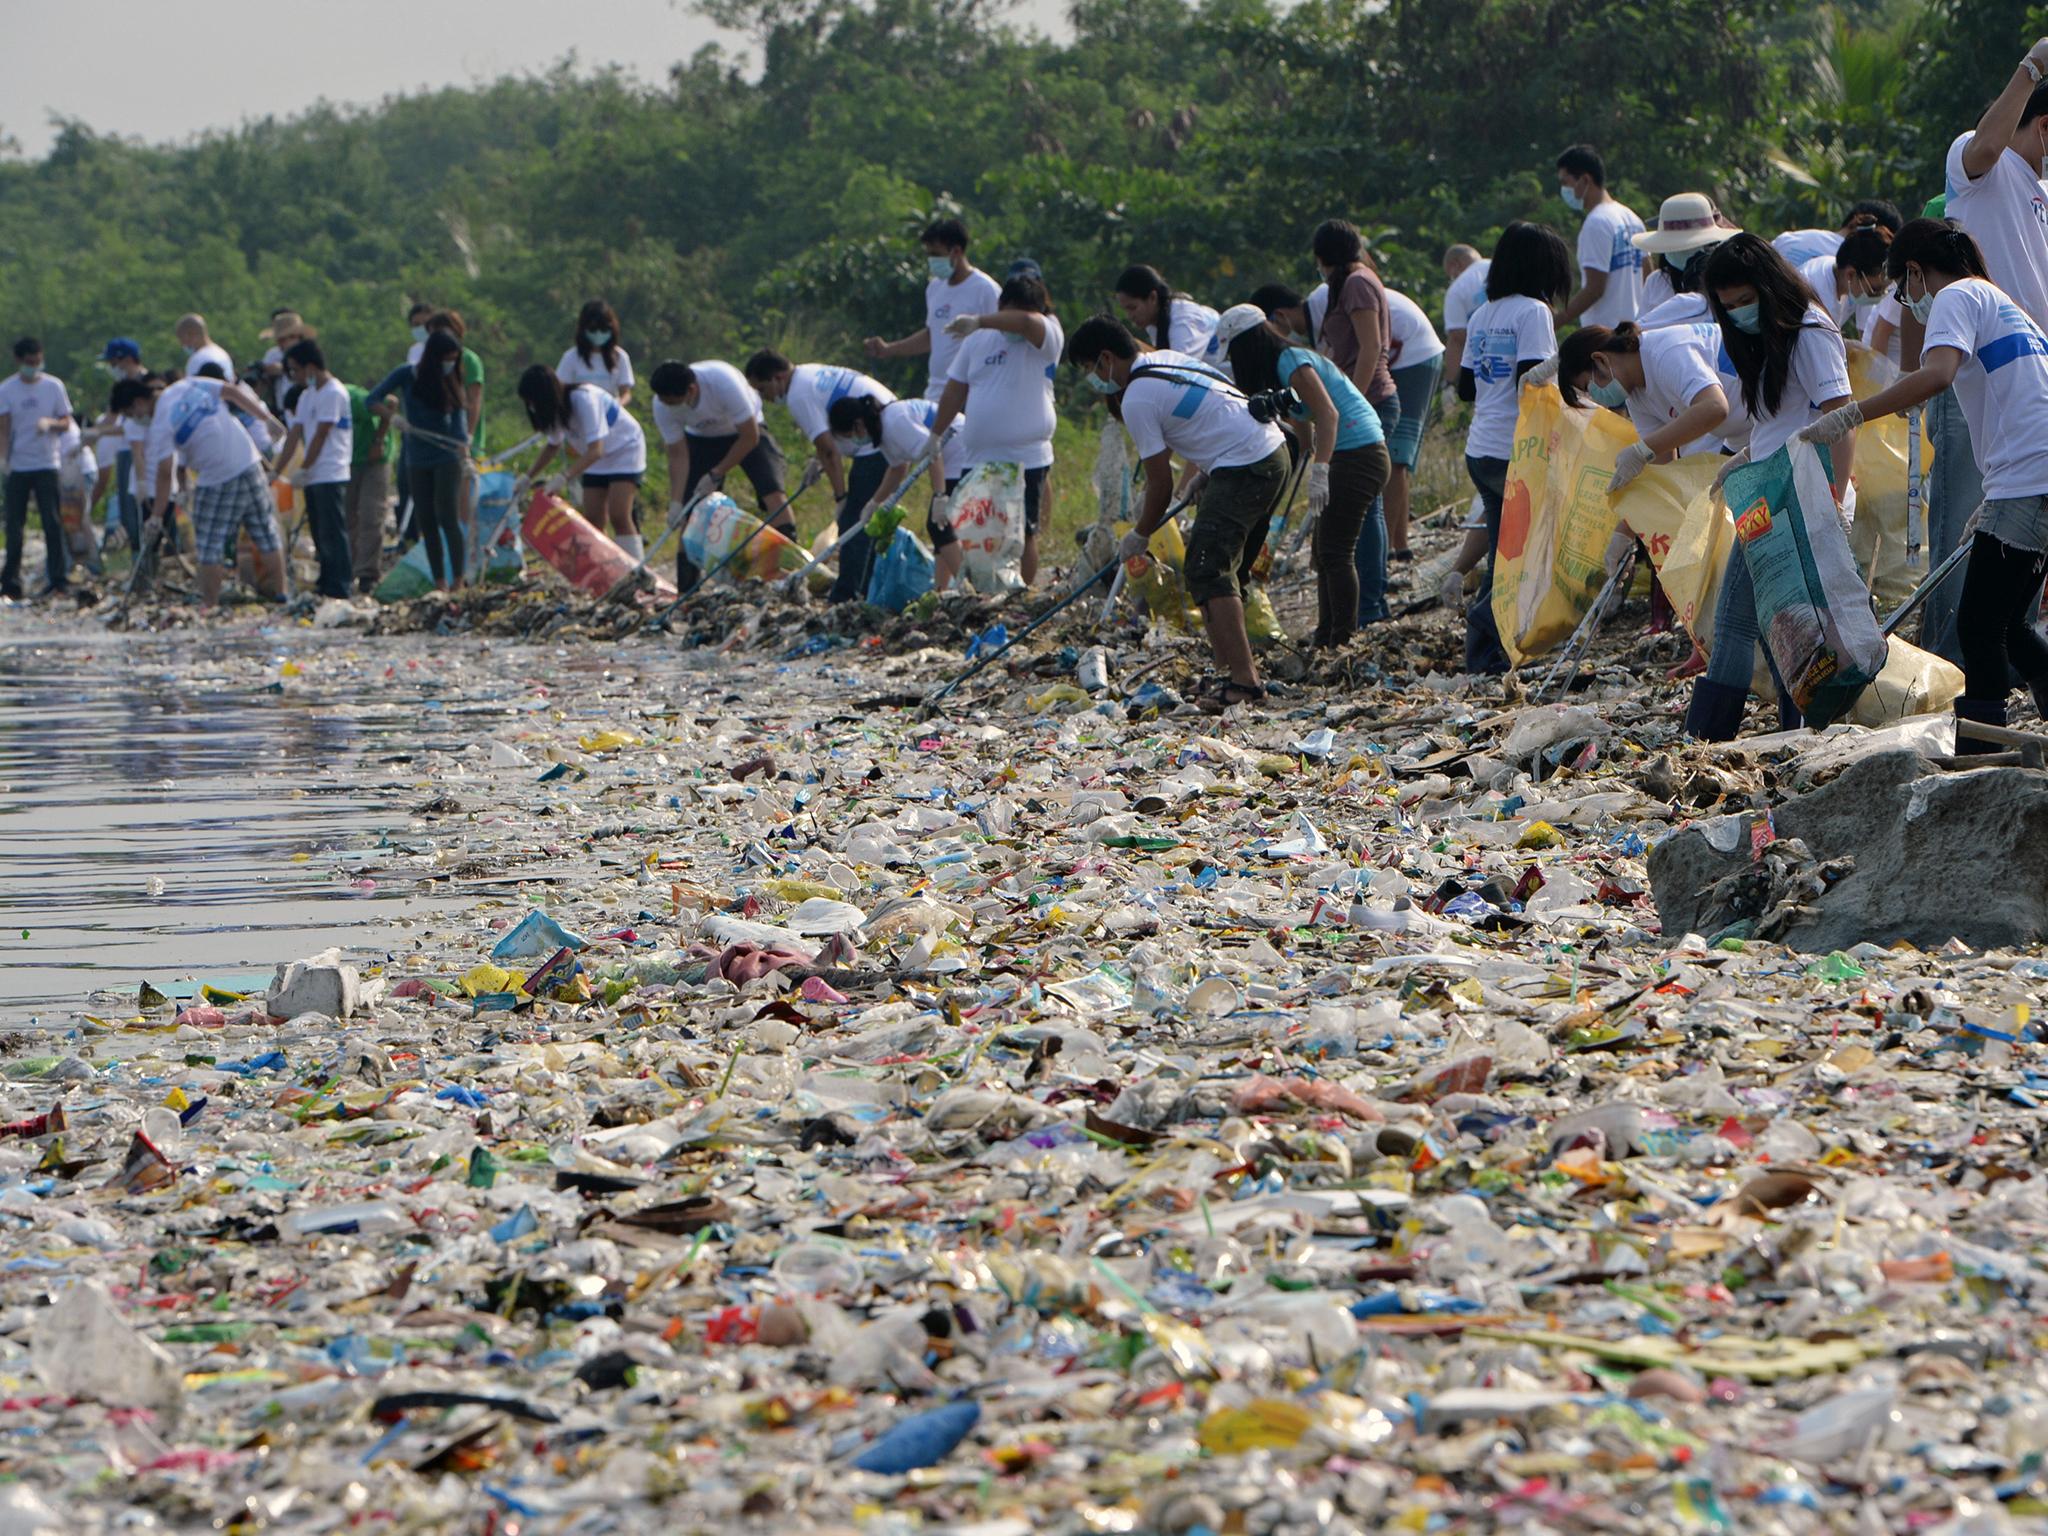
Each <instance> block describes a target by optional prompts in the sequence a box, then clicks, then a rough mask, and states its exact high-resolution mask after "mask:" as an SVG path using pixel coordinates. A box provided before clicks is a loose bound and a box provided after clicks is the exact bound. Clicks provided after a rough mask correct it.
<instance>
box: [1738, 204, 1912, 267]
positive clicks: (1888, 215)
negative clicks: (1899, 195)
mask: <svg viewBox="0 0 2048 1536" xmlns="http://www.w3.org/2000/svg"><path fill="white" fill-rule="evenodd" d="M1902 223H1904V220H1903V219H1901V218H1900V217H1899V208H1898V204H1896V203H1892V202H1887V201H1886V200H1885V199H1884V198H1881V197H1868V198H1865V199H1864V200H1863V201H1862V202H1859V203H1853V204H1851V205H1850V208H1849V217H1848V218H1846V219H1844V220H1843V221H1842V227H1841V228H1840V229H1788V230H1786V231H1785V233H1783V234H1782V235H1778V236H1776V237H1774V238H1773V239H1772V241H1771V244H1772V245H1773V246H1774V247H1776V249H1777V252H1778V254H1779V255H1780V256H1782V257H1784V258H1785V259H1786V260H1787V261H1789V262H1790V263H1791V264H1792V265H1793V266H1794V267H1803V266H1805V265H1806V263H1807V262H1809V261H1811V260H1813V258H1814V257H1816V256H1832V255H1834V254H1835V252H1836V251H1838V250H1840V249H1841V246H1842V242H1843V241H1844V240H1846V239H1848V238H1849V237H1850V236H1851V235H1853V234H1855V233H1856V231H1857V230H1859V229H1881V230H1883V231H1885V233H1887V234H1891V235H1896V234H1897V233H1898V232H1899V227H1900V225H1901V224H1902Z"/></svg>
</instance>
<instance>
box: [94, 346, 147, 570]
mask: <svg viewBox="0 0 2048 1536" xmlns="http://www.w3.org/2000/svg"><path fill="white" fill-rule="evenodd" d="M100 362H101V364H102V365H103V366H105V367H106V368H107V370H108V371H109V372H111V373H112V374H113V376H114V377H115V378H116V379H117V380H119V379H140V378H146V377H147V376H148V370H146V369H145V368H144V367H143V366H142V348H141V347H139V346H138V345H136V343H135V342H134V341H132V340H130V339H129V338H128V337H126V336H116V337H115V338H114V339H113V340H112V341H109V342H108V343H107V344H106V346H105V348H103V349H102V350H101V352H100ZM99 427H100V436H101V438H102V440H103V442H104V441H105V440H107V439H109V438H110V437H111V436H112V435H113V434H114V433H118V434H119V435H120V438H121V442H120V447H119V448H118V450H116V451H114V452H111V453H110V452H108V451H107V449H106V448H105V447H102V448H101V450H100V454H99V462H100V472H99V476H98V479H97V480H96V481H95V482H94V484H93V488H92V499H93V503H94V504H95V505H97V504H98V503H99V500H100V498H101V497H102V496H105V497H107V498H108V505H107V519H106V522H107V534H108V536H109V537H111V536H112V534H113V529H114V526H115V523H116V522H117V521H118V522H119V524H120V527H121V530H122V531H123V532H124V533H125V534H126V535H127V536H128V547H129V548H130V549H139V548H140V547H141V540H142V501H141V498H140V497H139V496H137V494H136V491H135V452H134V446H135V441H136V437H135V434H139V432H140V428H138V427H137V426H136V424H135V423H133V422H131V421H129V420H128V418H127V417H125V416H121V415H119V413H117V412H111V411H110V412H108V413H107V415H106V416H105V417H103V418H102V419H101V421H100V423H99Z"/></svg>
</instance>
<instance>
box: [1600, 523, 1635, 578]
mask: <svg viewBox="0 0 2048 1536" xmlns="http://www.w3.org/2000/svg"><path fill="white" fill-rule="evenodd" d="M1635 547H1636V536H1635V534H1634V533H1633V532H1632V531H1631V530H1630V528H1629V526H1628V524H1626V523H1623V524H1622V525H1621V526H1620V527H1619V528H1617V529H1615V530H1614V537H1613V538H1611V539H1609V540H1608V541H1607V553H1606V554H1605V555H1603V556H1601V559H1600V566H1601V569H1603V570H1604V571H1606V572H1607V574H1608V575H1609V576H1612V575H1613V574H1614V573H1615V572H1616V571H1618V570H1620V569H1621V562H1622V561H1624V560H1626V559H1627V558H1628V556H1629V551H1630V550H1632V549H1634V548H1635Z"/></svg>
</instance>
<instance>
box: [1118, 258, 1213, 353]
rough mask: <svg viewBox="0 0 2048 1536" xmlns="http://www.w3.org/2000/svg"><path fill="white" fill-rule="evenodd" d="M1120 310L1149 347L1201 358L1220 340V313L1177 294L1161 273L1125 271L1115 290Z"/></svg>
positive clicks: (1143, 268)
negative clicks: (1218, 326) (1217, 318)
mask: <svg viewBox="0 0 2048 1536" xmlns="http://www.w3.org/2000/svg"><path fill="white" fill-rule="evenodd" d="M1111 294H1112V296H1113V297H1114V298H1115V299H1116V307H1117V308H1118V309H1120V310H1122V311H1123V312H1124V319H1125V320H1127V321H1129V322H1130V326H1131V329H1132V330H1134V331H1136V332H1137V333H1138V334H1139V335H1140V336H1142V337H1144V338H1145V342H1146V344H1147V345H1148V346H1153V347H1159V348H1163V349H1165V350H1166V351H1169V352H1178V353H1180V354H1181V355H1182V356H1184V357H1194V358H1200V357H1203V356H1204V354H1206V353H1207V352H1208V351H1209V349H1210V346H1211V344H1212V343H1213V342H1214V341H1215V339H1216V311H1215V310H1213V309H1211V308H1210V307H1209V306H1208V305H1206V304H1197V303H1196V302H1195V301H1194V300H1193V299H1191V298H1189V297H1188V296H1187V295H1186V294H1184V293H1175V292H1174V291H1173V288H1172V287H1171V286H1170V285H1169V284H1168V283H1167V281H1166V279H1165V278H1163V277H1161V276H1160V275H1159V273H1158V272H1157V270H1155V269H1154V268H1152V267H1148V266H1144V265H1142V264H1140V265H1137V266H1130V267H1125V268H1124V269H1123V271H1121V272H1119V273H1118V274H1117V277H1116V282H1115V284H1114V285H1113V286H1112V288H1111Z"/></svg>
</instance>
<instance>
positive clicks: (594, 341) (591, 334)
mask: <svg viewBox="0 0 2048 1536" xmlns="http://www.w3.org/2000/svg"><path fill="white" fill-rule="evenodd" d="M583 339H584V340H585V341H587V342H589V343H590V344H591V345H592V346H593V347H602V346H607V345H609V344H610V342H611V339H612V333H611V332H610V331H585V332H584V333H583Z"/></svg>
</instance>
